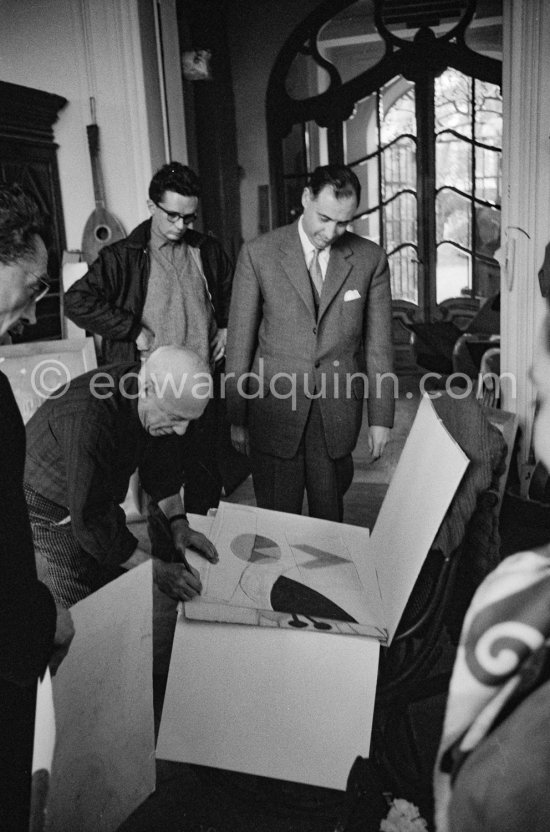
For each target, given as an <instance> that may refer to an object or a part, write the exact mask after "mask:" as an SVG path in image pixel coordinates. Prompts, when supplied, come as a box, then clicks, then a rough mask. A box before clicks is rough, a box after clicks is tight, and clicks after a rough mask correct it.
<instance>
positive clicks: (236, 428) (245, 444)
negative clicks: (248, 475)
mask: <svg viewBox="0 0 550 832" xmlns="http://www.w3.org/2000/svg"><path fill="white" fill-rule="evenodd" d="M231 444H232V445H233V447H234V448H235V450H236V451H238V452H239V453H240V454H246V456H250V440H249V437H248V428H245V427H243V426H242V425H231Z"/></svg>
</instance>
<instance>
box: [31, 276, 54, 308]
mask: <svg viewBox="0 0 550 832" xmlns="http://www.w3.org/2000/svg"><path fill="white" fill-rule="evenodd" d="M29 274H30V275H32V277H34V278H35V279H36V284H35V285H34V286H32V287H31V289H30V291H29V303H38V301H39V300H42V298H43V297H44V295H47V294H48V292H49V291H50V284H49V283H48V281H47V280H46V278H45V277H39V275H37V274H33V273H32V272H29Z"/></svg>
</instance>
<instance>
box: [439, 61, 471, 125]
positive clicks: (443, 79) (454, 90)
mask: <svg viewBox="0 0 550 832" xmlns="http://www.w3.org/2000/svg"><path fill="white" fill-rule="evenodd" d="M435 130H436V134H437V133H439V132H440V131H441V130H456V131H457V132H458V133H460V134H461V135H462V136H466V137H468V138H471V136H472V79H471V78H468V77H467V76H466V75H463V74H462V73H461V72H458V71H457V70H456V69H447V70H446V71H445V72H444V73H443V74H442V75H441V76H440V77H439V78H436V79H435Z"/></svg>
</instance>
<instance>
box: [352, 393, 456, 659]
mask: <svg viewBox="0 0 550 832" xmlns="http://www.w3.org/2000/svg"><path fill="white" fill-rule="evenodd" d="M468 465H469V459H468V457H467V456H466V454H465V453H464V451H463V450H462V448H461V447H460V445H458V444H457V443H456V442H455V440H454V439H453V437H452V436H451V435H450V434H449V433H448V431H447V429H446V428H445V426H444V424H443V422H442V421H441V419H440V418H439V416H438V415H437V413H436V412H435V410H434V408H433V405H432V403H431V401H430V399H429V398H428V397H427V396H425V397H424V398H423V399H422V401H421V402H420V406H419V408H418V411H417V414H416V418H415V420H414V422H413V425H412V428H411V431H410V433H409V435H408V437H407V441H406V443H405V446H404V448H403V451H402V452H401V456H400V457H399V462H398V464H397V468H396V469H395V473H394V475H393V477H392V479H391V482H390V484H389V487H388V491H387V493H386V496H385V497H384V502H383V503H382V506H381V507H380V512H379V514H378V517H377V518H376V523H375V525H374V529H373V530H372V534H371V537H370V540H369V550H368V551H369V557H371V558H373V559H374V562H375V563H376V572H377V575H378V580H379V583H380V593H381V596H382V603H383V605H384V619H385V622H386V627H387V634H388V643H389V642H391V639H392V638H393V636H394V635H395V631H396V630H397V626H398V624H399V620H400V618H401V616H402V614H403V611H404V609H405V606H406V604H407V601H408V599H409V595H410V594H411V592H412V590H413V587H414V584H415V581H416V579H417V577H418V574H419V572H420V569H421V568H422V564H423V563H424V560H425V558H426V555H427V554H428V551H429V549H430V546H431V545H432V543H433V541H434V538H435V536H436V534H437V530H438V529H439V527H440V525H441V522H442V520H443V518H444V517H445V513H446V511H447V509H448V507H449V505H450V503H451V500H452V499H453V497H454V495H455V492H456V489H457V488H458V486H459V484H460V481H461V479H462V477H463V476H464V472H465V471H466V468H467V467H468Z"/></svg>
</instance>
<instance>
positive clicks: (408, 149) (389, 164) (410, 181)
mask: <svg viewBox="0 0 550 832" xmlns="http://www.w3.org/2000/svg"><path fill="white" fill-rule="evenodd" d="M382 165H383V171H384V172H383V178H384V189H383V196H384V199H385V200H386V199H389V198H390V197H392V196H394V194H396V193H398V192H399V191H401V190H403V189H404V188H411V189H413V190H416V144H415V141H414V139H411V138H409V137H408V136H404V137H402V138H400V139H397V141H395V142H393V144H391V145H390V146H389V147H387V148H386V149H385V150H384V151H383V153H382Z"/></svg>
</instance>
